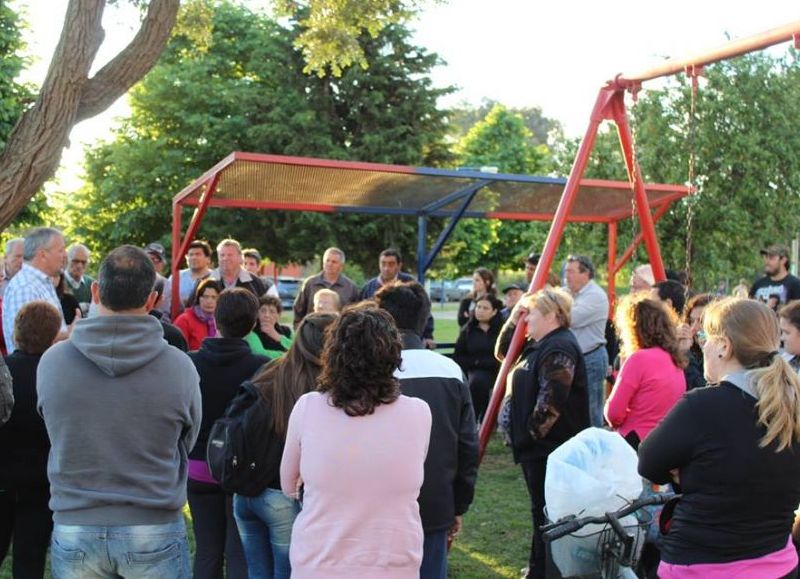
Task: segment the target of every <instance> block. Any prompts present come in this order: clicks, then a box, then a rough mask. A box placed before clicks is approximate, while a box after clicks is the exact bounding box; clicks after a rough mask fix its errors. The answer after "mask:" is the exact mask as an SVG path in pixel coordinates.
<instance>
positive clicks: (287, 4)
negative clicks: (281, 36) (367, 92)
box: [274, 0, 420, 77]
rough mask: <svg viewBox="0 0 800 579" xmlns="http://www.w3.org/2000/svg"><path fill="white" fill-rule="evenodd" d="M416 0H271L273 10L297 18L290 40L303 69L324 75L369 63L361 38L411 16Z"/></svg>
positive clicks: (366, 65) (336, 73)
mask: <svg viewBox="0 0 800 579" xmlns="http://www.w3.org/2000/svg"><path fill="white" fill-rule="evenodd" d="M419 4H420V2H419V0H308V1H306V2H299V1H298V0H274V5H275V9H276V12H277V13H278V14H279V15H281V16H290V17H292V18H295V19H297V21H298V24H299V28H300V32H299V34H298V36H297V38H296V39H295V41H294V45H295V47H297V48H299V49H301V50H302V52H303V56H304V58H305V60H306V66H305V67H304V68H303V72H307V73H314V74H316V75H317V76H319V77H324V76H326V74H327V73H328V72H330V73H331V74H333V76H336V77H338V76H341V75H342V71H343V70H344V69H346V68H349V67H350V66H351V65H352V64H358V65H359V66H360V67H361V68H362V69H367V68H368V67H369V65H370V64H371V63H372V59H371V58H370V57H369V55H368V51H367V50H366V49H365V48H364V47H363V44H362V39H363V36H364V34H365V33H366V34H367V35H369V36H370V37H371V38H373V39H375V38H377V37H378V35H379V34H380V33H381V31H382V30H383V29H384V28H385V27H386V26H389V25H391V24H399V23H402V22H404V21H406V20H407V19H408V18H409V16H411V15H412V14H413V13H414V12H415V10H416V8H417V6H418V5H419Z"/></svg>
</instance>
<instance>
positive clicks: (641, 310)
mask: <svg viewBox="0 0 800 579" xmlns="http://www.w3.org/2000/svg"><path fill="white" fill-rule="evenodd" d="M614 323H615V324H616V326H617V331H618V332H619V335H620V340H621V342H622V344H621V353H620V358H621V359H622V367H621V368H620V370H619V374H618V375H617V380H616V382H615V383H614V389H613V390H612V391H611V396H609V398H608V400H607V401H606V406H605V416H606V420H607V421H608V423H609V424H610V425H611V426H612V427H614V429H615V430H617V431H618V432H619V433H620V434H621V435H622V436H623V437H625V440H627V441H628V443H630V445H631V446H633V447H634V448H639V443H640V442H641V441H642V440H644V439H645V437H646V436H647V435H648V434H650V431H651V430H653V428H655V426H656V425H657V424H658V423H659V422H661V419H662V418H664V416H665V415H666V414H667V412H669V410H670V408H672V407H673V406H674V405H675V403H676V402H677V401H678V400H679V399H680V397H681V396H682V395H683V393H684V392H686V378H685V377H684V374H683V367H684V366H685V365H686V362H685V361H684V359H683V356H682V354H681V352H680V348H679V345H678V335H677V327H678V319H677V316H676V314H675V313H674V312H673V311H672V309H671V308H669V307H668V306H667V305H666V304H664V303H662V302H659V301H656V300H654V299H652V298H649V297H647V294H630V295H628V296H625V298H623V300H622V301H621V302H620V304H619V306H618V307H617V311H616V315H615V317H614Z"/></svg>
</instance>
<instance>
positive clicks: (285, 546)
mask: <svg viewBox="0 0 800 579" xmlns="http://www.w3.org/2000/svg"><path fill="white" fill-rule="evenodd" d="M299 512H300V504H299V503H298V502H297V501H295V500H294V499H290V498H289V497H287V496H286V495H284V494H283V493H282V492H281V491H279V490H277V489H269V488H268V489H266V490H265V491H264V492H263V493H261V494H260V495H258V496H257V497H244V496H242V495H234V497H233V516H234V517H236V526H237V527H238V528H239V535H240V536H241V537H242V546H243V547H244V556H245V558H246V559H247V569H248V572H249V574H250V575H249V577H250V579H262V578H275V579H288V578H289V576H290V575H291V571H292V569H291V565H290V564H289V543H290V540H291V537H292V525H293V524H294V520H295V518H297V514H298V513H299Z"/></svg>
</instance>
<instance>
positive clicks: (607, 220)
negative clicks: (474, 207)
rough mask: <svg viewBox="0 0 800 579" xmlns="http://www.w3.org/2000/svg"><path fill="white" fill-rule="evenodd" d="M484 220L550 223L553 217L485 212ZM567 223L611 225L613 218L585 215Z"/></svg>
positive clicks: (548, 214)
mask: <svg viewBox="0 0 800 579" xmlns="http://www.w3.org/2000/svg"><path fill="white" fill-rule="evenodd" d="M484 216H485V218H486V219H506V220H509V221H551V220H552V219H553V215H552V214H550V213H504V212H502V211H487V212H486V213H484ZM567 221H569V222H572V223H611V222H612V221H614V218H613V217H610V216H608V217H606V216H603V215H586V216H580V217H568V218H567Z"/></svg>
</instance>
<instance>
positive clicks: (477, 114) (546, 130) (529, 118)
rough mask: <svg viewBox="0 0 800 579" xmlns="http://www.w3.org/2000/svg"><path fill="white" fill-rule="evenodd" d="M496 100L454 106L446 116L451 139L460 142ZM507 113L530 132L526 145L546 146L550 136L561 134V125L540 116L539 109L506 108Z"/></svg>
mask: <svg viewBox="0 0 800 579" xmlns="http://www.w3.org/2000/svg"><path fill="white" fill-rule="evenodd" d="M501 104H502V103H499V102H498V101H496V100H493V99H487V98H484V99H483V100H482V101H481V104H480V105H477V106H474V105H471V104H469V103H466V102H464V103H461V104H459V105H457V106H455V107H454V108H453V109H452V110H451V111H450V113H449V115H448V122H449V125H450V130H451V134H452V136H453V138H455V139H456V140H461V139H462V138H463V137H464V135H466V134H467V133H468V132H469V130H470V129H471V128H472V127H473V126H475V125H476V124H477V123H479V122H481V121H482V120H484V119H485V118H486V116H487V115H488V114H489V113H490V112H491V110H492V109H494V108H495V107H496V106H497V105H501ZM507 110H508V112H509V113H512V114H514V115H519V116H520V117H522V120H523V121H524V123H525V127H527V129H528V130H529V131H530V136H529V137H528V144H530V145H532V146H534V147H535V146H536V145H546V144H548V141H549V138H550V136H551V135H552V136H554V137H558V136H559V135H561V133H562V128H561V123H559V122H558V121H556V120H554V119H549V118H547V117H545V116H543V115H542V109H541V108H539V107H520V108H515V107H507Z"/></svg>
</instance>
